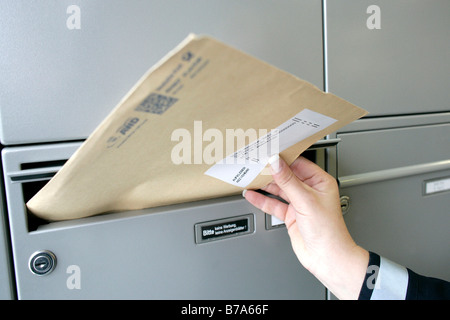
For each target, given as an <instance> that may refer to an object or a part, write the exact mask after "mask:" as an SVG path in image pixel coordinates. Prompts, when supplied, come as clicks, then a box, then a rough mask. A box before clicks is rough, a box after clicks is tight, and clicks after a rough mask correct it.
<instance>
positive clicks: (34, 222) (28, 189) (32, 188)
mask: <svg viewBox="0 0 450 320" xmlns="http://www.w3.org/2000/svg"><path fill="white" fill-rule="evenodd" d="M48 181H49V180H40V181H33V182H24V183H22V193H23V200H24V205H25V203H27V202H28V200H30V199H31V198H32V197H33V196H34V195H35V194H36V193H37V192H38V191H39V190H41V189H42V188H43V187H44V186H45V185H46V184H47V182H48ZM26 215H27V217H26V218H27V227H28V232H31V231H35V230H37V229H38V228H39V226H41V225H44V224H48V223H49V222H48V221H47V220H44V219H41V218H39V217H37V216H36V215H34V214H32V213H31V212H30V211H29V210H28V208H27V209H26Z"/></svg>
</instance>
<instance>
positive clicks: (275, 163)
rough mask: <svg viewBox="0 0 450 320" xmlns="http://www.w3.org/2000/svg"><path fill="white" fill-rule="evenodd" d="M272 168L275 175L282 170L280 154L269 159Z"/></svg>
mask: <svg viewBox="0 0 450 320" xmlns="http://www.w3.org/2000/svg"><path fill="white" fill-rule="evenodd" d="M269 163H270V166H271V167H272V170H273V173H278V172H280V170H281V165H280V156H279V155H278V154H274V155H273V156H271V157H270V158H269Z"/></svg>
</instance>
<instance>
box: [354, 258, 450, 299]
mask: <svg viewBox="0 0 450 320" xmlns="http://www.w3.org/2000/svg"><path fill="white" fill-rule="evenodd" d="M359 299H360V300H378V299H386V300H390V299H398V300H403V299H406V300H444V299H445V300H447V299H450V283H449V282H448V281H445V280H441V279H436V278H431V277H425V276H422V275H419V274H417V273H415V272H413V271H412V270H410V269H407V268H405V267H403V266H400V265H398V264H396V263H394V262H392V261H389V260H388V259H385V258H383V257H380V256H379V255H378V254H376V253H374V252H370V253H369V264H368V266H367V272H366V276H365V279H364V281H363V284H362V287H361V291H360V294H359Z"/></svg>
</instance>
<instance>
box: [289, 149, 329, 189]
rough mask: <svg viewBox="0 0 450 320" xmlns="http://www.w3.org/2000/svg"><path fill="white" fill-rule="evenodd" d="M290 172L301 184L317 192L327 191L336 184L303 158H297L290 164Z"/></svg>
mask: <svg viewBox="0 0 450 320" xmlns="http://www.w3.org/2000/svg"><path fill="white" fill-rule="evenodd" d="M291 170H292V171H293V172H294V174H295V175H296V176H297V177H298V178H299V179H300V180H301V181H302V182H303V183H305V184H306V185H308V186H309V187H311V188H313V189H315V190H317V191H327V190H329V189H330V186H331V185H333V184H336V179H334V178H333V177H332V176H331V175H330V174H328V173H327V172H325V171H324V170H323V169H322V168H321V167H319V166H318V165H317V164H315V163H314V162H311V161H310V160H308V159H306V158H304V157H299V158H297V159H296V160H295V161H294V162H293V163H292V164H291Z"/></svg>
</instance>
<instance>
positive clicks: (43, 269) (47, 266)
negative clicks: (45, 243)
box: [29, 250, 56, 276]
mask: <svg viewBox="0 0 450 320" xmlns="http://www.w3.org/2000/svg"><path fill="white" fill-rule="evenodd" d="M29 267H30V271H31V272H32V273H34V274H35V275H38V276H44V275H47V274H49V273H50V272H52V271H53V270H54V269H55V267H56V256H55V255H54V254H53V252H51V251H48V250H43V251H38V252H35V253H33V254H32V255H31V258H30V263H29Z"/></svg>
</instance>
